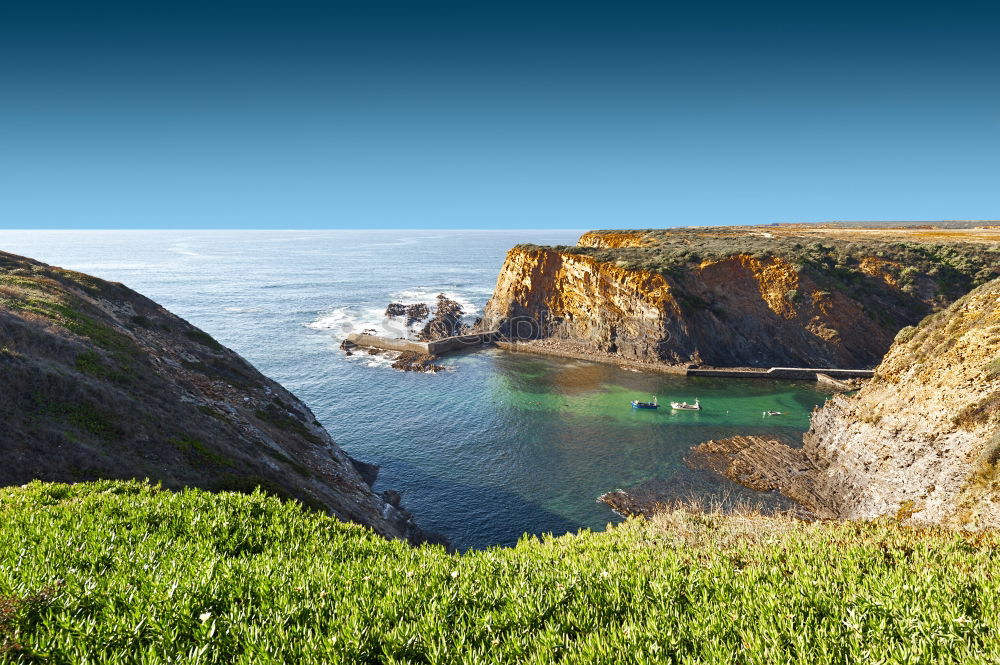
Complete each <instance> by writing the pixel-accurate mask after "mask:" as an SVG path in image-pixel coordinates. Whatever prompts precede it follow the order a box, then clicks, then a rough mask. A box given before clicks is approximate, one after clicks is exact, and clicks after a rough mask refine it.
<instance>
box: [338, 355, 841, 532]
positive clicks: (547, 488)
mask: <svg viewBox="0 0 1000 665" xmlns="http://www.w3.org/2000/svg"><path fill="white" fill-rule="evenodd" d="M448 362H449V363H450V364H451V365H453V366H454V369H455V371H454V372H449V373H446V374H439V375H436V376H433V375H424V374H416V375H401V374H398V373H392V374H390V375H389V376H386V377H385V379H386V380H391V381H392V382H393V383H395V384H396V385H398V390H399V394H401V395H406V400H405V405H401V404H396V403H393V402H391V401H389V402H387V403H385V404H384V405H382V406H381V408H380V409H379V415H380V416H385V415H388V416H389V418H388V420H389V422H393V423H395V427H393V428H389V429H387V430H385V431H383V432H380V433H378V434H376V435H374V436H373V435H372V434H370V433H369V435H368V443H367V444H366V445H365V446H359V447H360V448H364V447H367V446H370V449H369V451H362V454H366V458H370V459H376V460H377V461H379V462H380V463H381V464H382V465H383V473H382V476H381V477H380V480H379V486H385V487H395V488H399V489H402V491H403V493H404V496H405V497H406V499H407V504H408V505H409V506H410V508H411V509H412V510H413V511H414V512H415V513H416V514H418V515H419V516H420V518H421V522H422V523H423V524H425V525H426V526H428V527H429V528H432V529H438V530H440V531H442V532H444V533H445V534H447V535H448V536H449V537H451V538H452V539H453V541H454V542H455V543H456V544H458V545H460V546H462V547H468V546H485V545H491V544H498V543H502V544H509V543H511V542H514V541H516V540H517V538H518V537H519V536H520V535H521V534H522V533H523V532H528V533H545V532H554V533H563V532H566V531H571V530H575V529H577V528H580V527H590V528H602V527H604V526H605V525H606V524H607V523H608V522H609V521H614V520H616V519H617V518H616V516H615V515H614V514H613V513H612V512H611V510H610V509H608V508H607V507H606V506H604V505H603V504H598V503H597V502H596V498H597V497H598V496H599V495H600V494H602V493H604V492H607V491H610V490H614V489H618V488H625V487H631V486H634V485H639V484H641V483H645V482H648V481H652V480H657V481H660V484H661V485H666V486H667V487H668V488H670V489H671V491H673V492H674V493H675V494H676V496H678V497H687V496H696V497H700V498H709V499H712V498H715V499H718V498H719V497H721V496H723V495H725V496H730V497H731V495H733V494H734V493H736V494H742V495H750V494H752V493H749V492H747V491H745V490H742V488H739V487H737V486H735V485H733V484H732V483H729V482H728V481H725V480H722V479H718V478H714V477H711V476H709V475H707V474H702V473H696V472H693V471H691V470H690V469H688V468H687V467H686V466H685V465H684V463H683V458H684V456H685V455H686V453H687V451H688V450H689V448H690V447H691V446H692V445H694V444H697V443H700V442H702V441H705V440H708V439H713V438H720V437H724V436H730V435H733V434H739V433H743V434H747V433H778V434H788V435H797V434H799V433H800V432H802V431H804V430H805V429H806V428H807V427H808V424H809V413H810V412H811V410H812V409H813V408H814V407H815V406H816V405H819V404H821V403H822V402H823V401H824V400H825V399H826V396H827V395H826V393H823V392H820V391H818V390H816V389H815V386H814V384H812V383H808V382H791V381H769V380H754V379H742V380H739V379H737V380H733V379H708V378H686V377H677V376H672V375H666V374H647V373H638V372H632V371H628V370H624V369H621V368H619V367H616V366H614V365H609V364H603V363H595V362H588V361H582V360H569V359H564V358H552V357H545V356H536V355H529V354H518V353H508V352H504V351H498V350H492V351H481V352H475V353H468V354H465V355H460V356H454V357H451V358H450V359H448ZM369 371H372V370H371V369H370V368H369ZM375 371H377V370H375ZM378 380H381V377H380V378H379V379H378ZM653 396H656V397H657V398H658V400H659V402H660V403H661V404H668V403H669V402H670V401H671V400H677V401H688V402H692V401H694V400H695V398H699V399H700V400H701V403H702V406H703V410H702V411H699V412H690V411H673V410H671V409H670V408H669V407H662V406H661V408H660V409H658V410H655V411H654V410H636V409H633V408H631V404H630V402H631V400H633V399H650V398H651V397H653ZM766 410H775V411H781V412H783V415H781V416H764V415H763V412H764V411H766ZM352 450H353V448H352Z"/></svg>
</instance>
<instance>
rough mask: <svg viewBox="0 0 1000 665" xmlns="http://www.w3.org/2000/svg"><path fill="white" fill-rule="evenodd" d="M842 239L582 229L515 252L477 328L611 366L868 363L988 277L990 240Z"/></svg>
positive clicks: (997, 254) (995, 266) (999, 254)
mask: <svg viewBox="0 0 1000 665" xmlns="http://www.w3.org/2000/svg"><path fill="white" fill-rule="evenodd" d="M840 232H841V231H840V230H837V231H836V232H834V231H831V234H832V235H830V236H829V237H827V236H817V235H816V234H815V230H813V229H809V230H807V231H802V232H801V233H800V234H796V233H795V232H793V230H791V229H784V230H782V231H780V232H779V231H776V230H774V229H771V228H770V227H768V228H763V229H762V228H761V227H744V228H722V229H684V230H677V231H635V232H624V231H623V232H590V233H587V234H584V236H583V237H582V238H581V242H580V244H579V245H577V246H575V247H537V246H530V245H524V246H518V247H515V248H514V249H512V250H511V251H510V252H509V253H508V255H507V260H506V262H505V264H504V267H503V269H502V270H501V273H500V276H499V278H498V280H497V286H496V290H495V291H494V294H493V297H492V298H491V299H490V301H489V303H488V304H487V307H486V310H485V316H484V320H483V323H482V325H483V327H484V329H494V328H497V329H500V330H501V331H503V332H504V333H506V334H508V335H510V336H511V337H514V338H517V339H527V340H534V343H535V344H537V345H541V346H545V345H550V346H553V347H556V346H558V347H560V348H561V349H562V350H566V351H575V352H578V353H584V354H589V355H604V356H607V357H610V358H614V359H619V360H623V361H638V362H647V363H672V364H680V363H698V364H708V365H715V366H781V365H785V366H788V365H792V366H811V367H845V368H870V367H873V366H874V365H875V364H877V363H878V361H879V360H880V359H881V358H882V356H883V355H884V353H885V352H886V350H887V349H888V348H889V346H890V344H891V343H892V340H893V337H894V336H895V334H896V333H897V332H898V331H899V330H900V329H901V328H903V327H905V326H907V325H913V324H915V323H917V322H918V321H920V319H921V318H923V317H924V316H925V315H927V314H928V313H930V312H931V311H934V310H935V309H938V308H941V307H943V306H946V305H947V304H948V303H950V302H953V301H954V300H955V299H956V298H958V297H960V296H961V295H963V294H964V293H967V292H968V291H969V290H970V289H972V288H973V287H975V286H976V285H977V284H981V283H984V282H985V281H988V280H989V279H991V278H995V277H998V276H1000V251H998V245H997V244H996V243H985V242H979V243H972V242H948V243H943V242H942V243H934V242H930V241H929V240H928V239H926V238H922V240H923V241H922V242H920V243H917V242H899V241H897V240H896V239H895V238H892V239H887V240H880V239H878V238H877V237H868V236H866V237H864V239H863V242H859V241H857V240H856V239H851V238H848V239H845V238H844V237H842V236H841V235H839V234H840ZM856 233H860V231H857V232H856ZM998 237H1000V236H998Z"/></svg>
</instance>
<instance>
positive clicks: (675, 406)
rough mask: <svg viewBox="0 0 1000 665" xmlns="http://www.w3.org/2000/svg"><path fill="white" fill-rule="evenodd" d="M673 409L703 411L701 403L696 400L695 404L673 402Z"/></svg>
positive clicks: (671, 406) (671, 404)
mask: <svg viewBox="0 0 1000 665" xmlns="http://www.w3.org/2000/svg"><path fill="white" fill-rule="evenodd" d="M670 408H671V409H677V410H679V411H701V402H700V401H699V400H697V399H696V400H695V401H694V404H688V403H687V402H671V403H670Z"/></svg>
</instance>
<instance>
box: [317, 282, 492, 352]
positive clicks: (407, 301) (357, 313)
mask: <svg viewBox="0 0 1000 665" xmlns="http://www.w3.org/2000/svg"><path fill="white" fill-rule="evenodd" d="M477 291H481V289H477ZM439 293H443V294H444V295H445V297H446V298H449V299H450V300H454V301H455V302H457V303H458V304H459V305H460V306H461V307H462V311H463V312H464V313H465V316H464V317H463V320H464V321H465V322H466V323H470V324H471V323H472V322H473V321H474V320H475V319H476V317H477V316H479V314H480V312H481V309H482V308H481V306H479V305H476V303H475V302H473V301H472V300H471V299H470V298H471V297H472V296H469V295H464V294H462V293H457V292H455V291H449V290H447V289H435V288H429V287H423V286H418V287H414V288H411V289H403V290H401V291H395V292H393V293H390V294H389V296H388V297H387V299H386V303H385V305H384V306H381V307H336V308H334V309H332V310H330V311H328V312H324V313H322V314H321V315H320V316H319V317H317V318H316V319H315V320H314V321H312V322H310V323H307V324H305V326H306V327H307V328H312V329H313V330H328V331H331V332H332V333H333V335H334V337H335V338H336V339H338V340H342V339H344V338H346V337H347V336H348V335H350V334H352V333H360V332H363V331H365V330H374V331H375V334H376V335H381V336H383V337H407V338H412V337H414V336H415V335H416V333H417V332H418V331H419V330H420V329H421V328H423V327H424V324H425V323H426V322H427V320H426V319H425V320H423V321H417V322H415V323H413V324H412V325H409V326H407V325H406V317H405V316H397V317H387V316H386V315H385V308H386V306H388V305H389V303H391V302H398V303H402V304H404V305H415V304H416V303H421V302H422V303H426V304H427V307H428V308H429V309H430V314H431V316H433V315H434V310H435V307H436V306H437V297H438V294H439Z"/></svg>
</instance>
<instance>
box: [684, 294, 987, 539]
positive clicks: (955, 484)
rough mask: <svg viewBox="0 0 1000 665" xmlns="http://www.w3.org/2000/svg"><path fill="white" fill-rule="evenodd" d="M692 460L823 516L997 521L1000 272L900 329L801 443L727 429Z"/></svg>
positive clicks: (817, 416) (968, 523)
mask: <svg viewBox="0 0 1000 665" xmlns="http://www.w3.org/2000/svg"><path fill="white" fill-rule="evenodd" d="M688 462H689V464H691V465H692V466H694V467H696V468H704V469H711V470H714V471H717V472H719V473H722V474H723V475H726V476H728V477H729V478H731V479H733V480H736V481H737V482H740V483H742V484H744V485H746V486H748V487H751V488H753V489H759V490H778V491H780V492H781V493H782V494H784V495H785V496H787V497H789V498H792V499H794V500H795V501H797V502H799V503H800V504H802V505H803V506H805V507H806V508H808V509H809V510H811V511H812V512H813V513H814V514H816V515H818V516H820V517H834V518H843V519H863V518H873V517H878V516H882V515H893V516H897V517H900V518H903V519H907V520H912V521H915V522H932V523H940V524H946V525H952V526H959V527H998V526H1000V280H997V281H994V282H991V283H990V284H987V285H985V286H982V287H980V288H978V289H976V290H975V291H973V292H972V293H970V294H969V295H967V296H965V297H964V298H962V299H960V300H959V301H958V302H956V303H955V304H953V305H952V306H951V307H949V308H948V309H947V310H945V311H943V312H939V313H937V314H935V315H933V316H930V317H928V318H927V319H925V320H924V321H923V322H921V324H920V325H919V326H918V327H916V328H906V329H904V330H903V331H902V332H901V333H900V334H899V336H898V338H897V341H896V343H895V344H894V345H893V347H892V348H891V349H890V351H889V353H888V354H887V356H886V358H885V360H884V361H883V362H882V363H881V364H880V365H879V366H878V369H877V370H876V372H875V377H874V378H873V379H872V380H871V381H870V382H869V383H868V384H867V385H866V386H865V387H864V388H862V389H861V391H860V392H859V393H858V394H857V395H855V396H852V397H844V396H840V397H836V398H834V399H832V400H831V401H829V402H828V403H827V404H826V405H825V406H824V407H823V408H822V409H819V410H818V411H816V412H815V413H814V414H813V418H812V425H811V427H810V429H809V431H808V432H807V433H806V434H805V436H804V438H803V446H802V447H801V448H797V447H792V446H788V445H786V444H784V443H783V442H780V441H774V440H768V439H762V438H760V437H734V438H732V439H725V440H722V441H710V442H707V443H704V444H701V445H700V446H697V447H695V449H694V450H693V451H692V453H691V455H689V457H688Z"/></svg>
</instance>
